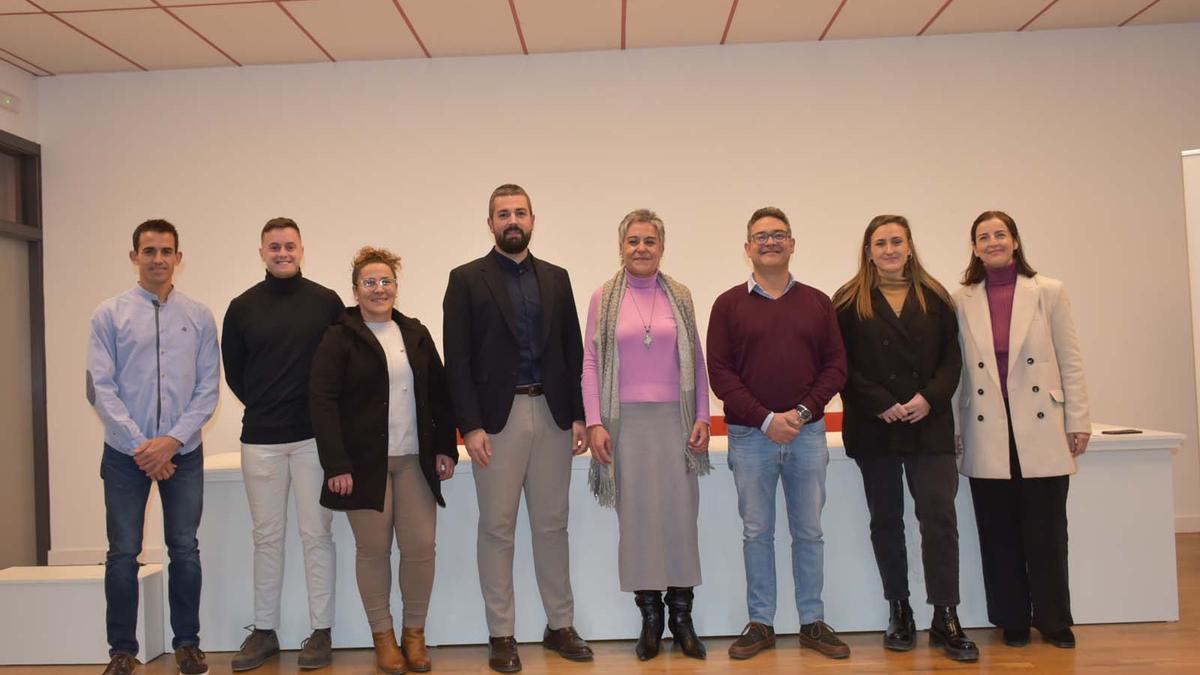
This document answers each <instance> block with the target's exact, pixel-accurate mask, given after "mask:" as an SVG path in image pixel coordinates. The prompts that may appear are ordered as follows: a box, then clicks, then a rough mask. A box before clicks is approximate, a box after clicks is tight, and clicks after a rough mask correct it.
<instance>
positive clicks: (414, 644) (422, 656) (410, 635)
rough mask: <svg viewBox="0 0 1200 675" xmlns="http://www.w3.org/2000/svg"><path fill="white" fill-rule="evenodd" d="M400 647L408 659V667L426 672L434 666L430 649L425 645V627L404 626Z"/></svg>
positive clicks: (401, 632) (419, 671)
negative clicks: (430, 656)
mask: <svg viewBox="0 0 1200 675" xmlns="http://www.w3.org/2000/svg"><path fill="white" fill-rule="evenodd" d="M400 649H401V650H402V651H403V652H404V658H406V659H408V669H409V670H412V671H415V672H418V673H426V672H429V670H430V669H431V668H433V663H432V662H431V661H430V660H429V649H428V648H426V647H425V629H424V628H404V629H403V630H401V631H400Z"/></svg>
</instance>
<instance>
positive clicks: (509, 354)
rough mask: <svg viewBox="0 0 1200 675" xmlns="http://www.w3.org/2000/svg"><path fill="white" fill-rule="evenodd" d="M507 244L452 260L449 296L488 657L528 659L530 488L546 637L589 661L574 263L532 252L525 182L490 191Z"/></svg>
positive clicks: (500, 238)
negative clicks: (524, 601)
mask: <svg viewBox="0 0 1200 675" xmlns="http://www.w3.org/2000/svg"><path fill="white" fill-rule="evenodd" d="M487 223H488V228H489V229H490V230H491V232H492V235H493V236H494V237H495V240H496V245H495V247H494V248H493V249H492V250H491V251H489V252H488V254H487V255H485V256H483V257H482V258H479V259H477V260H474V261H471V262H469V263H467V264H465V265H461V266H459V267H457V268H455V269H453V270H451V272H450V280H449V283H448V284H447V286H446V297H445V300H444V301H443V303H442V309H443V312H444V317H443V326H444V329H443V340H442V342H443V346H444V348H445V353H446V375H447V379H448V381H449V385H450V396H451V399H452V400H453V402H454V411H455V416H456V420H457V423H458V428H459V431H460V432H462V435H463V439H464V443H465V444H466V447H467V453H468V454H470V455H471V461H472V462H473V465H474V470H473V471H474V477H475V490H476V496H477V497H478V500H479V535H478V543H477V551H478V558H479V585H480V588H481V589H482V591H483V600H484V606H485V610H486V615H487V623H488V634H489V636H490V638H489V658H488V665H489V666H491V668H492V669H493V670H496V671H498V672H505V673H511V672H516V671H518V670H520V669H521V660H520V657H519V656H518V654H517V644H516V641H515V640H514V638H513V635H514V633H515V623H516V611H515V608H514V605H513V584H512V565H513V534H514V532H515V530H516V524H517V523H516V519H517V509H518V507H519V506H520V501H521V491H522V489H524V492H525V502H526V506H527V508H528V511H529V524H530V530H531V531H532V533H533V559H534V567H535V570H536V573H537V582H538V590H539V592H540V593H541V596H542V604H543V606H544V607H545V610H546V618H547V622H548V623H547V626H546V631H545V633H544V635H543V638H542V639H543V645H545V646H546V647H547V648H549V649H552V650H554V651H557V652H558V653H559V654H561V655H562V656H563V657H565V658H568V659H571V660H575V661H589V660H591V659H592V650H591V649H590V648H589V647H588V645H587V643H586V642H584V641H583V639H582V638H580V637H579V634H578V633H576V632H575V629H574V627H573V623H574V600H573V598H572V595H571V580H570V569H569V564H568V548H567V511H568V500H567V493H568V488H569V486H570V482H571V458H572V455H578V454H580V453H582V452H583V451H584V449H585V448H584V442H583V439H584V423H583V420H584V414H583V394H582V392H581V390H580V375H581V372H582V370H583V340H582V337H581V335H580V331H579V316H578V313H577V312H576V309H575V297H574V294H573V293H572V292H571V280H570V278H569V277H568V276H567V271H566V270H564V269H562V268H561V267H558V266H555V265H551V264H550V263H548V262H545V261H542V260H538V259H537V258H534V257H533V256H532V255H531V254H530V253H529V240H530V238H531V237H532V235H533V223H534V216H533V205H532V203H531V201H530V199H529V195H528V194H526V192H525V190H524V189H522V188H521V187H520V186H518V185H501V186H500V187H498V188H496V189H495V190H494V191H493V192H492V196H491V199H490V200H489V202H488V220H487Z"/></svg>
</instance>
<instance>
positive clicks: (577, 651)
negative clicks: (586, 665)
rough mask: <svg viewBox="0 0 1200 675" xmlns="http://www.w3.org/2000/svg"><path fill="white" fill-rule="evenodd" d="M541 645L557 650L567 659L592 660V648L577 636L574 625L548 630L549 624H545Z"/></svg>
mask: <svg viewBox="0 0 1200 675" xmlns="http://www.w3.org/2000/svg"><path fill="white" fill-rule="evenodd" d="M542 646H543V647H545V648H546V649H549V650H551V651H556V652H558V655H559V656H561V657H563V658H564V659H567V660H568V661H591V660H592V648H591V647H589V646H588V643H586V642H584V641H583V638H581V637H579V633H576V632H575V627H574V626H567V627H566V628H559V629H556V630H550V626H546V631H545V632H544V633H542Z"/></svg>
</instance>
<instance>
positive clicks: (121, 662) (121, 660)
mask: <svg viewBox="0 0 1200 675" xmlns="http://www.w3.org/2000/svg"><path fill="white" fill-rule="evenodd" d="M139 665H141V664H140V663H138V660H137V659H135V658H134V657H133V655H132V654H113V655H112V660H111V661H109V662H108V667H107V668H105V669H104V675H133V669H134V668H137V667H138V666H139Z"/></svg>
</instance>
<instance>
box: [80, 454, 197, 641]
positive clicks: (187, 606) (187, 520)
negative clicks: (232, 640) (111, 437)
mask: <svg viewBox="0 0 1200 675" xmlns="http://www.w3.org/2000/svg"><path fill="white" fill-rule="evenodd" d="M171 461H172V462H174V463H175V467H176V468H175V474H174V475H173V476H171V478H170V479H168V480H165V481H159V483H158V494H159V496H160V497H161V499H162V509H163V539H164V541H165V542H166V545H167V555H168V556H169V558H170V561H171V562H170V564H169V565H168V566H167V573H168V574H169V575H170V581H169V585H168V588H167V600H168V602H169V603H170V606H171V629H172V630H173V631H174V632H175V639H174V640H173V641H172V643H171V645H172V647H174V648H176V649H177V648H179V647H182V646H184V645H199V644H200V546H199V543H198V542H197V541H196V530H197V529H199V527H200V512H201V510H202V508H203V505H204V448H203V446H201V447H198V448H196V449H195V450H194V451H192V452H189V453H187V454H183V455H175V457H174V458H173V459H172V460H171ZM100 477H101V478H102V479H104V508H105V520H106V523H107V526H108V556H107V558H106V560H105V570H104V597H105V600H106V601H107V602H108V615H107V617H106V620H107V624H108V644H109V655H115V654H134V655H136V654H137V653H138V642H137V614H138V580H137V574H138V562H137V557H138V555H139V554H140V553H141V552H142V530H143V526H144V525H145V521H146V501H147V499H149V497H150V483H151V480H150V478H149V477H148V476H146V474H145V473H143V472H142V470H141V469H139V468H138V466H137V464H136V463H134V461H133V457H131V456H129V455H126V454H123V453H121V452H118V451H116V450H114V449H113V448H111V447H109V446H108V445H105V446H104V458H103V459H102V460H101V461H100Z"/></svg>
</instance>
